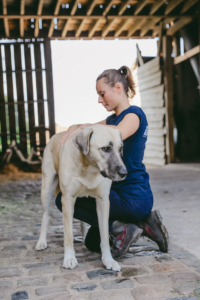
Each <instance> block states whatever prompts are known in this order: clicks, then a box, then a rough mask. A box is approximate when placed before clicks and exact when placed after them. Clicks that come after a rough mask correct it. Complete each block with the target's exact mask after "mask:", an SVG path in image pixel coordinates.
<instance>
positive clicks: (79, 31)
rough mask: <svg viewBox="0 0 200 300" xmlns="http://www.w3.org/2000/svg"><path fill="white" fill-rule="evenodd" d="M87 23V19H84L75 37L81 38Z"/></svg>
mask: <svg viewBox="0 0 200 300" xmlns="http://www.w3.org/2000/svg"><path fill="white" fill-rule="evenodd" d="M85 22H86V19H83V20H82V21H81V23H80V25H79V28H78V29H77V31H76V34H75V37H79V36H80V34H81V32H82V29H83V26H84V25H85Z"/></svg>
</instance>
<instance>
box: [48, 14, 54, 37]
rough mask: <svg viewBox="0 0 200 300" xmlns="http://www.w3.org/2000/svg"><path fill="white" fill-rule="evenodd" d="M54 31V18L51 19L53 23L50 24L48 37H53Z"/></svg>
mask: <svg viewBox="0 0 200 300" xmlns="http://www.w3.org/2000/svg"><path fill="white" fill-rule="evenodd" d="M53 31H54V18H53V19H52V20H51V24H50V27H49V32H48V37H49V38H50V37H52V35H53Z"/></svg>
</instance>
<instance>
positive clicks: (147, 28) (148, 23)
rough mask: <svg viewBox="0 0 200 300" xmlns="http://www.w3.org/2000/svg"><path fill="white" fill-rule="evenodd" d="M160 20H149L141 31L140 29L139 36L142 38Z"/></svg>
mask: <svg viewBox="0 0 200 300" xmlns="http://www.w3.org/2000/svg"><path fill="white" fill-rule="evenodd" d="M160 20H161V18H157V19H153V20H150V21H147V22H146V23H145V24H144V25H143V27H142V29H141V32H140V36H142V37H143V36H144V35H145V34H146V33H147V32H148V31H149V30H150V29H152V28H153V27H154V26H155V24H156V23H158V22H159V21H160Z"/></svg>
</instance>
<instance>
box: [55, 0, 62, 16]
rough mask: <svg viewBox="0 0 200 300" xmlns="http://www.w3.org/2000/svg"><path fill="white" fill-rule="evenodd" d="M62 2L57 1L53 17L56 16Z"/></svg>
mask: <svg viewBox="0 0 200 300" xmlns="http://www.w3.org/2000/svg"><path fill="white" fill-rule="evenodd" d="M61 2H62V0H57V2H56V6H55V10H54V15H55V16H57V15H58V13H59V10H60V5H61Z"/></svg>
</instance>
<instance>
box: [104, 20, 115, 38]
mask: <svg viewBox="0 0 200 300" xmlns="http://www.w3.org/2000/svg"><path fill="white" fill-rule="evenodd" d="M114 23H115V19H112V20H110V21H109V22H108V25H107V26H106V27H105V28H104V29H103V31H102V37H105V36H106V35H107V34H108V32H109V31H110V28H111V27H112V26H113V24H114Z"/></svg>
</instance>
